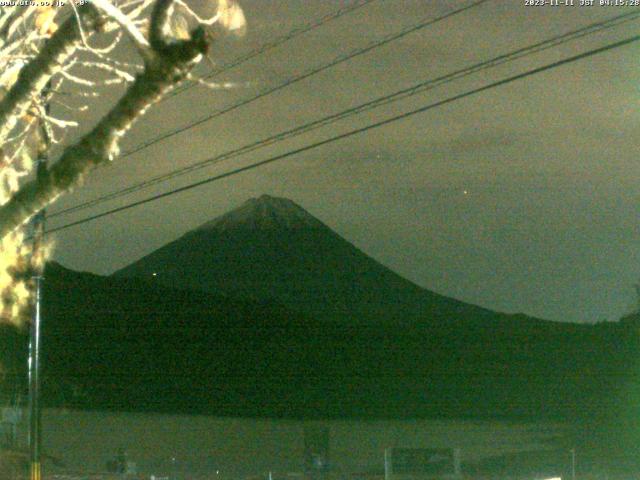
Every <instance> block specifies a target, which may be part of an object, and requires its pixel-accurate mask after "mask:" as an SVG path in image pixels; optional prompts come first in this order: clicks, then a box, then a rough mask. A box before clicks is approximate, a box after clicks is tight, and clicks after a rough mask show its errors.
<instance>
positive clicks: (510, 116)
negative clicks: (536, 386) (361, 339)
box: [49, 0, 640, 322]
mask: <svg viewBox="0 0 640 480" xmlns="http://www.w3.org/2000/svg"><path fill="white" fill-rule="evenodd" d="M194 3H195V2H194ZM471 3H473V2H471V1H469V0H466V1H458V0H455V1H454V0H447V1H445V0H376V1H373V2H371V3H370V4H367V5H365V6H363V7H361V8H359V9H357V10H355V11H353V12H351V13H349V14H346V15H344V16H342V17H341V18H339V19H337V20H335V21H332V22H328V23H327V24H326V25H323V26H322V27H319V28H316V29H314V30H312V31H310V32H308V33H305V34H303V35H300V36H297V37H296V38H295V39H292V40H291V41H288V42H286V43H283V44H282V45H281V46H279V47H277V48H274V49H272V50H269V51H268V52H266V53H264V54H262V55H258V56H256V57H255V58H253V59H251V60H249V61H248V62H246V63H243V64H242V65H239V66H238V67H236V68H233V69H231V70H229V71H228V72H225V73H224V75H222V76H220V77H218V78H216V80H217V81H219V82H231V83H232V85H233V88H229V89H218V90H209V89H206V88H203V87H195V88H191V89H189V90H187V91H185V92H183V93H180V94H179V95H176V96H174V97H172V98H170V99H168V100H166V101H164V102H163V103H161V104H160V105H157V106H155V107H154V108H153V109H152V110H151V111H150V112H149V113H148V114H147V115H146V116H145V117H144V118H143V119H142V120H141V121H139V123H138V124H137V125H136V126H135V128H134V129H133V130H132V131H131V132H130V134H129V135H128V136H127V138H126V141H125V144H124V148H123V150H125V151H126V150H128V149H130V148H132V147H135V146H137V145H139V144H140V143H142V142H145V141H147V140H148V139H150V138H154V137H156V136H157V135H159V134H162V133H164V132H166V131H170V130H172V129H175V128H179V127H182V126H184V125H186V124H188V123H189V122H193V121H194V120H197V119H200V118H201V117H203V116H204V115H207V114H208V113H211V112H214V111H216V110H218V109H221V108H224V107H227V106H229V105H232V104H234V103H236V102H238V101H240V100H242V99H244V98H248V97H251V96H253V95H255V94H257V93H259V92H261V91H263V90H264V89H267V88H270V87H272V86H275V85H278V84H279V83H281V82H283V81H284V80H286V79H287V78H290V77H292V76H295V75H298V74H300V73H302V72H305V71H306V70H309V69H311V68H314V67H317V66H321V65H323V64H325V63H327V62H329V61H331V60H332V59H334V58H335V57H337V56H339V55H341V54H344V53H347V52H350V51H352V50H354V49H357V48H361V47H363V46H365V45H367V44H369V43H370V42H374V41H376V40H380V39H382V38H384V37H385V36H387V35H391V34H393V33H397V32H399V31H400V30H402V29H403V28H405V27H408V26H410V25H412V24H415V23H417V22H419V21H420V20H422V19H425V18H429V17H437V16H439V15H442V14H444V13H446V12H448V11H451V10H454V9H456V8H460V7H461V6H464V5H468V4H471ZM579 3H580V0H575V4H576V5H575V6H573V7H571V6H558V7H552V6H549V5H547V6H543V7H534V6H525V0H507V1H505V0H493V1H489V2H487V3H485V4H483V5H480V6H478V7H476V8H471V9H469V10H467V11H466V12H464V13H461V14H459V15H455V16H452V17H451V18H448V19H446V20H444V21H442V22H439V23H437V24H434V25H431V26H428V27H426V28H424V29H421V30H420V31H418V32H414V33H411V34H409V35H407V36H405V37H404V38H402V39H400V40H398V41H394V42H390V43H389V44H387V45H384V46H382V47H380V48H376V49H374V50H372V51H370V52H369V53H366V54H364V55H360V56H358V57H356V58H354V59H352V60H350V61H347V62H344V63H341V64H340V65H337V66H335V67H333V68H329V69H327V70H325V71H323V72H322V73H319V74H317V75H314V76H311V77H310V78H307V79H305V80H303V81H300V82H297V83H295V84H294V85H292V86H290V87H287V88H284V89H281V90H280V91H278V92H277V93H274V94H272V95H267V96H265V97H264V98H262V99H260V100H258V101H255V102H252V103H250V104H248V105H246V106H243V107H241V108H238V109H236V110H234V111H233V112H230V113H228V114H225V115H222V116H220V117H218V118H216V119H214V120H212V121H209V122H206V123H204V124H202V125H199V126H198V127H195V128H193V129H190V130H188V131H186V132H184V133H181V134H179V135H175V136H173V137H171V138H168V139H166V140H164V141H161V142H158V143H156V144H154V145H152V146H150V147H148V148H146V149H144V150H142V151H140V152H137V153H135V154H133V155H130V156H128V157H125V158H121V159H118V160H116V161H115V162H114V163H113V165H112V166H110V167H107V168H101V169H100V170H98V171H96V172H94V173H93V174H92V176H91V178H90V179H89V180H88V182H87V184H86V185H85V186H84V187H83V188H80V189H78V190H77V191H76V192H75V193H73V194H72V195H68V196H66V197H64V198H62V199H61V200H59V201H58V202H57V203H56V204H55V205H54V206H52V207H51V208H50V210H49V211H50V212H51V213H53V212H56V211H59V210H61V209H62V208H66V207H70V206H74V205H77V204H79V203H81V202H84V201H87V200H91V199H93V198H95V197H97V196H100V195H103V194H106V193H109V192H111V191H114V190H117V189H119V188H122V187H126V186H128V185H132V184H136V183H138V182H140V181H142V180H144V179H147V178H149V177H151V176H155V175H157V174H161V173H165V172H169V171H171V170H173V169H175V168H179V167H181V166H185V165H188V164H190V163H193V162H197V161H200V160H203V159H206V158H209V157H213V156H215V155H218V154H221V153H224V152H226V151H228V150H232V149H234V148H237V147H241V146H243V145H246V144H249V143H251V142H254V141H256V140H259V139H262V138H264V137H268V136H269V135H273V134H276V133H279V132H281V131H284V130H287V129H289V128H292V127H294V126H297V125H301V124H304V123H306V122H309V121H312V120H315V119H317V118H320V117H323V116H325V115H329V114H331V113H335V112H339V111H341V110H343V109H345V108H348V107H351V106H355V105H358V104H360V103H363V102H366V101H368V100H371V99H373V98H376V97H379V96H381V95H384V94H388V93H392V92H394V91H396V90H400V89H402V88H405V87H409V86H411V85H413V84H415V83H418V82H420V81H424V80H427V79H430V78H435V77H438V76H441V75H444V74H447V73H449V72H452V71H454V70H456V69H459V68H463V67H466V66H470V65H472V64H474V63H477V62H480V61H482V60H487V59H489V58H491V57H494V56H496V55H500V54H503V53H508V52H510V51H512V50H515V49H517V48H520V47H524V46H527V45H529V44H532V43H535V42H538V41H541V40H544V39H547V38H550V37H553V36H555V35H558V34H561V33H565V32H569V31H571V30H574V29H577V28H580V27H583V26H586V25H588V24H590V23H592V22H596V21H599V20H604V19H607V18H610V17H613V16H616V15H620V14H622V13H628V12H631V11H633V8H632V7H630V8H621V7H612V6H611V7H605V6H598V5H594V6H591V7H586V6H578V4H579ZM595 3H596V4H597V3H599V2H598V1H597V0H596V2H595ZM240 4H241V6H242V7H243V9H244V11H245V15H246V18H247V33H246V35H245V36H244V37H227V38H222V39H219V40H217V41H216V42H215V43H214V46H213V50H212V53H211V58H212V59H213V61H215V62H216V63H217V64H219V65H222V66H224V64H225V63H228V62H230V61H232V60H233V59H235V58H237V57H240V56H242V55H243V54H246V53H247V52H250V51H252V50H254V49H255V48H258V47H259V46H261V45H263V44H265V43H267V42H269V41H272V40H273V39H275V38H277V37H279V36H281V35H284V34H286V33H288V32H290V31H291V30H293V29H294V28H297V27H300V26H302V25H304V24H307V23H309V22H312V21H315V20H317V19H319V18H321V17H322V16H324V15H327V14H330V13H331V12H334V11H336V10H337V9H339V8H341V7H344V6H345V5H349V4H351V2H347V1H336V0H287V1H279V2H276V1H267V0H242V1H241V2H240ZM638 8H640V7H636V9H638ZM637 27H638V21H633V22H628V23H625V24H624V25H621V26H619V27H616V28H612V29H608V30H605V31H604V32H599V33H596V34H593V35H589V36H586V37H584V38H581V39H579V40H577V41H572V42H568V43H566V44H563V45H560V46H558V47H556V48H552V49H550V50H547V51H544V52H541V53H538V54H535V55H532V56H529V57H526V58H523V59H520V60H517V61H515V62H512V63H509V64H506V65H502V66H499V67H497V68H494V69H490V70H485V71H483V72H480V73H478V74H475V75H472V76H470V77H467V78H464V79H462V80H458V81H455V82H452V83H448V84H447V85H445V86H442V87H438V88H435V89H433V90H431V91H429V92H426V93H423V94H420V95H416V96H413V97H410V98H408V99H405V100H403V101H400V102H398V103H394V104H391V105H388V106H385V107H382V108H378V109H375V110H372V111H370V112H367V113H364V114H362V115H357V116H353V117H350V118H348V119H346V120H344V121H340V122H338V123H336V124H333V125H329V126H326V127H323V128H320V129H318V130H315V131H313V132H311V133H307V134H304V135H301V136H299V137H295V138H293V139H290V140H287V141H284V142H280V143H278V144H275V145H272V146H269V147H267V148H263V149H260V150H257V151H255V152H251V153H249V154H247V155H244V156H242V157H239V158H235V159H232V160H229V161H226V162H223V163H220V164H217V165H214V166H212V167H209V168H206V169H203V170H199V171H197V172H194V173H192V174H189V175H186V176H182V177H179V178H176V179H173V180H171V181H169V182H165V183H162V184H160V185H156V186H154V187H152V188H149V189H146V190H144V191H141V192H137V193H136V194H134V195H130V196H127V197H123V198H119V199H117V200H115V201H113V202H108V203H103V204H101V205H99V206H96V207H95V208H92V209H88V210H83V211H80V212H75V213H73V214H70V215H65V216H58V217H55V218H52V219H51V220H50V222H49V226H50V227H56V226H59V225H63V224H65V223H67V222H69V221H73V220H76V219H80V218H83V217H85V216H87V215H91V214H95V213H99V212H101V211H104V210H107V209H110V208H114V207H117V206H120V205H124V204H126V203H129V202H132V201H135V200H138V199H142V198H145V197H147V196H150V195H153V194H155V193H160V192H163V191H166V190H170V189H172V188H176V187H180V186H182V185H186V184H188V183H191V182H193V181H197V180H199V179H203V178H205V177H207V176H211V175H215V174H218V173H222V172H225V171H228V170H231V169H233V168H236V167H238V166H242V165H247V164H250V163H253V162H256V161H259V160H262V159H265V158H268V157H270V156H272V155H275V154H279V153H283V152H286V151H288V150H292V149H295V148H299V147H301V146H304V145H307V144H309V143H313V142H315V141H319V140H322V139H324V138H328V137H331V136H334V135H336V134H339V133H341V132H346V131H348V130H351V129H354V128H357V127H361V126H364V125H367V124H369V123H373V122H375V121H378V120H381V119H384V118H387V117H390V116H393V115H396V114H399V113H402V112H405V111H409V110H412V109H415V108H418V107H420V106H422V105H427V104H429V103H432V102H434V101H437V100H441V99H444V98H447V97H450V96H452V95H455V94H458V93H462V92H464V91H467V90H470V89H472V88H476V87H479V86H482V85H485V84H488V83H491V82H493V81H495V80H499V79H501V78H504V77H507V76H510V75H514V74H516V73H520V72H524V71H526V70H528V69H531V68H534V67H537V66H541V65H544V64H547V63H550V62H553V61H556V60H559V59H561V58H564V57H568V56H571V55H575V54H577V53H580V52H583V51H587V50H590V49H593V48H596V47H599V46H602V45H606V44H608V43H612V42H614V41H618V40H622V39H624V38H627V37H630V36H632V35H637V34H638V28H637ZM203 65H204V66H205V67H206V68H202V69H201V72H205V73H206V69H207V68H211V64H210V63H207V62H205V63H204V64H203ZM119 93H121V91H118V90H115V89H114V90H111V91H105V95H106V97H108V98H111V99H113V98H115V96H116V95H118V94H119ZM639 98H640V46H639V45H638V43H634V44H631V45H629V46H625V47H622V48H618V49H615V50H612V51H609V52H606V53H603V54H600V55H597V56H593V57H590V58H587V59H584V60H581V61H579V62H575V63H572V64H569V65H565V66H561V67H559V68H556V69H553V70H551V71H549V72H544V73H541V74H538V75H534V76H530V77H527V78H526V79H523V80H519V81H516V82H513V83H510V84H508V85H506V86H501V87H498V88H494V89H491V90H489V91H486V92H483V93H480V94H478V95H474V96H471V97H467V98H464V99H462V100H460V101H456V102H453V103H451V104H448V105H445V106H443V107H440V108H436V109H433V110H430V111H428V112H426V113H423V114H418V115H415V116H412V117H410V118H408V119H405V120H402V121H398V122H394V123H392V124H390V125H387V126H385V127H382V128H378V129H375V130H372V131H369V132H367V133H364V134H360V135H356V136H353V137H350V138H348V139H345V140H341V141H338V142H335V143H332V144H330V145H327V146H324V147H321V148H317V149H314V150H311V151H308V152H305V153H303V154H300V155H295V156H292V157H289V158H287V159H285V160H282V161H280V162H276V163H273V164H270V165H268V166H266V167H263V168H258V169H255V170H251V171H248V172H246V173H242V174H239V175H235V176H232V177H230V178H227V179H225V180H222V181H219V182H214V183H211V184H208V185H205V186H203V187H198V188H196V189H192V190H189V191H187V192H184V193H180V194H178V195H174V196H171V197H167V198H164V199H162V200H160V201H156V202H152V203H149V204H146V205H143V206H140V207H137V208H134V209H130V210H127V211H125V212H121V213H117V214H114V215H111V216H108V217H105V218H102V219H99V220H96V221H93V222H88V223H85V224H82V225H80V226H77V227H73V228H69V229H67V230H64V231H61V232H59V233H58V234H56V242H55V243H56V247H55V253H54V258H55V259H56V260H58V261H60V262H61V263H63V264H64V265H65V266H67V267H70V268H74V269H79V270H88V271H92V272H96V273H100V274H109V273H111V272H113V271H114V270H116V269H118V268H122V267H124V266H125V265H127V264H129V263H131V262H132V261H134V260H136V259H138V258H139V257H141V256H143V255H145V254H147V253H150V252H151V251H153V250H155V249H157V248H158V247H160V246H162V245H164V244H165V243H167V242H169V241H172V240H174V239H175V238H177V237H179V236H181V235H182V234H184V233H185V232H186V231H188V230H190V229H193V228H195V227H197V226H199V225H200V224H202V223H205V222H207V221H209V220H211V219H212V218H214V217H216V216H218V215H220V214H222V213H224V212H226V211H228V210H229V209H232V208H234V207H236V206H239V205H240V204H241V203H243V202H244V201H245V200H247V199H248V198H251V197H256V196H259V195H261V194H263V193H268V194H271V195H276V196H282V197H287V198H290V199H292V200H294V201H295V202H297V203H298V204H300V205H301V206H302V207H304V208H305V209H307V210H308V211H309V212H310V213H311V214H313V215H315V216H317V217H318V218H319V219H321V220H322V221H323V222H324V223H326V224H327V225H329V226H330V227H332V228H333V229H334V230H335V231H337V232H338V233H339V234H340V235H342V236H343V237H345V238H346V239H347V240H349V241H350V242H352V243H354V244H355V245H356V246H357V247H359V248H360V249H361V250H363V251H364V252H366V253H367V254H369V255H371V256H372V257H373V258H375V259H377V260H379V261H380V262H382V263H383V264H385V265H387V266H388V267H390V268H391V269H393V270H395V271H396V272H398V273H399V274H401V275H403V276H405V277H406V278H408V279H410V280H412V281H414V282H416V283H417V284H419V285H421V286H423V287H425V288H428V289H430V290H434V291H436V292H438V293H441V294H444V295H448V296H451V297H455V298H457V299H460V300H464V301H467V302H471V303H474V304H478V305H482V306H484V307H487V308H490V309H494V310H499V311H506V312H524V313H527V314H531V315H535V316H539V317H542V318H547V319H552V320H559V321H574V322H594V321H598V320H603V319H609V320H614V319H617V318H619V317H620V316H621V315H623V314H625V313H628V312H629V311H630V309H631V307H632V306H634V305H635V303H636V300H635V294H634V290H633V284H634V283H636V282H637V281H638V279H639V278H640V229H639V228H638V227H639V225H640V218H639V217H638V210H639V208H638V200H639V198H640V183H639V182H638V173H639V169H640V167H639V163H638V159H637V154H638V152H637V150H638V129H639V128H640V106H639V105H638V99H639ZM101 105H102V107H104V108H107V106H108V102H107V101H106V100H103V101H102V102H101ZM103 111H104V110H100V109H94V110H93V111H92V112H91V113H90V114H87V115H86V116H84V117H83V119H82V122H83V123H82V128H81V129H80V130H79V131H77V132H74V136H75V135H79V134H80V133H81V132H82V131H85V130H86V129H88V128H90V126H91V125H92V123H93V122H94V121H95V119H96V118H98V117H99V115H100V114H101V113H102V112H103Z"/></svg>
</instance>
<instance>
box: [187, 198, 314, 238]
mask: <svg viewBox="0 0 640 480" xmlns="http://www.w3.org/2000/svg"><path fill="white" fill-rule="evenodd" d="M322 226H324V225H323V224H322V222H320V221H319V220H318V219H316V218H315V217H313V216H312V215H311V214H309V213H308V212H307V211H306V210H305V209H304V208H302V207H301V206H300V205H298V204H297V203H295V202H294V201H292V200H289V199H288V198H281V197H272V196H271V195H266V194H265V195H261V196H260V197H258V198H251V199H249V200H247V201H246V202H244V203H243V204H242V205H241V206H239V207H238V208H236V209H234V210H232V211H230V212H227V213H225V214H224V215H222V216H220V217H217V218H215V219H214V220H211V221H209V222H207V223H205V224H204V225H201V226H200V227H199V228H198V229H197V230H198V231H203V230H204V231H207V230H216V231H226V230H233V229H237V228H248V229H272V228H285V229H297V228H318V227H322Z"/></svg>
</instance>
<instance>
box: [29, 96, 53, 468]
mask: <svg viewBox="0 0 640 480" xmlns="http://www.w3.org/2000/svg"><path fill="white" fill-rule="evenodd" d="M49 91H50V85H48V86H47V87H46V88H45V89H44V91H43V93H42V97H41V98H42V99H43V101H44V102H45V108H44V110H45V112H46V113H47V114H48V113H49V104H48V100H47V98H46V97H47V96H48V95H49ZM44 122H45V120H44V119H41V120H40V134H41V135H42V138H41V141H40V142H39V146H38V158H37V163H36V178H37V180H41V179H42V178H43V177H44V176H45V175H46V174H47V159H48V155H49V147H50V138H49V135H48V133H47V129H46V128H45V126H44ZM45 218H46V213H45V210H44V209H43V210H41V211H40V212H38V213H37V214H36V215H35V216H34V217H33V220H32V222H31V223H32V228H33V245H32V248H33V250H32V252H31V269H32V274H33V288H34V296H35V298H34V308H33V316H32V320H31V330H30V336H29V479H30V480H41V479H42V466H41V461H40V447H41V445H42V414H41V408H40V357H41V341H40V337H41V329H42V283H43V281H44V258H43V255H44V253H43V251H42V249H43V244H44V227H45Z"/></svg>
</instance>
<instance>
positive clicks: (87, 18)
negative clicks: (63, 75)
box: [0, 4, 103, 145]
mask: <svg viewBox="0 0 640 480" xmlns="http://www.w3.org/2000/svg"><path fill="white" fill-rule="evenodd" d="M80 18H81V21H82V23H83V25H82V27H81V26H80V25H78V23H77V21H76V19H75V18H73V17H70V18H69V19H67V20H66V21H65V23H64V24H63V25H62V27H61V28H60V29H58V31H57V32H56V33H55V34H54V35H53V36H52V37H51V39H49V40H48V41H47V42H46V43H45V44H44V46H43V48H42V50H41V51H40V52H39V53H38V55H37V57H36V58H35V59H33V60H32V61H31V62H29V63H28V64H27V65H26V66H25V67H24V68H22V70H21V71H20V74H19V76H18V80H17V81H16V82H15V83H14V84H13V86H12V88H11V89H10V90H9V92H7V95H6V96H5V97H4V98H3V99H2V101H0V145H1V144H3V143H4V142H5V140H6V138H7V136H8V135H9V133H10V132H11V130H12V129H13V128H14V127H15V125H16V123H17V121H18V119H19V118H20V117H22V115H24V113H25V112H26V111H27V110H28V109H29V106H30V105H31V103H32V101H33V98H34V97H35V96H36V95H37V94H38V93H40V92H41V91H42V90H43V89H44V87H45V85H46V84H47V82H48V81H49V80H50V79H51V77H52V76H53V75H54V74H55V73H56V72H57V71H58V70H59V69H60V68H61V67H62V65H63V64H64V62H65V61H66V60H67V59H68V58H69V57H70V56H71V55H72V54H73V53H74V51H75V48H76V45H77V44H78V42H79V41H80V35H81V28H84V29H86V30H89V31H95V30H97V29H99V27H100V25H101V23H102V21H103V20H102V18H101V17H100V15H99V13H98V11H97V10H96V8H95V7H94V6H93V5H91V4H86V5H84V6H83V7H82V8H81V11H80Z"/></svg>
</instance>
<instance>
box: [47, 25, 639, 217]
mask: <svg viewBox="0 0 640 480" xmlns="http://www.w3.org/2000/svg"><path fill="white" fill-rule="evenodd" d="M638 17H640V12H633V13H627V14H622V15H618V16H615V17H612V18H610V19H606V20H603V21H600V22H595V23H592V24H590V25H587V26H585V27H582V28H580V29H577V30H573V31H571V32H567V33H565V34H562V35H559V36H556V37H553V38H550V39H547V40H543V41H541V42H538V43H535V44H532V45H529V46H526V47H523V48H520V49H517V50H514V51H512V52H509V53H507V54H503V55H499V56H497V57H494V58H491V59H489V60H486V61H483V62H480V63H477V64H474V65H472V66H469V67H466V68H463V69H460V70H457V71H455V72H452V73H449V74H447V75H444V76H440V77H437V78H434V79H429V80H427V81H423V82H420V83H418V84H415V85H413V86H411V87H408V88H405V89H402V90H399V91H397V92H394V93H391V94H389V95H385V96H382V97H378V98H376V99H374V100H371V101H368V102H366V103H363V104H360V105H358V106H356V107H351V108H348V109H346V110H343V111H341V112H338V113H335V114H332V115H328V116H326V117H323V118H321V119H318V120H315V121H312V122H309V123H306V124H304V125H300V126H298V127H295V128H293V129H289V130H286V131H284V132H280V133H278V134H276V135H272V136H270V137H267V138H264V139H261V140H258V141H256V142H253V143H251V144H248V145H245V146H243V147H240V148H236V149H234V150H230V151H227V152H225V153H222V154H220V155H217V156H215V157H212V158H209V159H206V160H202V161H200V162H196V163H194V164H191V165H188V166H186V167H183V168H180V169H177V170H174V171H172V172H169V173H166V174H162V175H158V176H156V177H154V178H151V179H149V180H145V181H143V182H140V183H138V184H135V185H131V186H129V187H126V188H124V189H120V190H117V191H115V192H111V193H108V194H106V195H103V196H101V197H98V198H96V199H93V200H90V201H87V202H84V203H81V204H79V205H76V206H74V207H69V208H67V209H64V210H60V211H58V212H56V213H54V214H51V215H50V217H53V216H59V215H63V214H68V213H72V212H76V211H79V210H84V209H86V208H89V207H93V206H95V205H98V204H101V203H104V202H106V201H109V200H113V199H116V198H120V197H122V196H125V195H129V194H131V193H134V192H137V191H140V190H143V189H145V188H148V187H150V186H153V185H156V184H159V183H162V182H165V181H167V180H170V179H173V178H176V177H179V176H182V175H185V174H187V173H190V172H193V171H196V170H200V169H202V168H205V167H208V166H211V165H214V164H217V163H220V162H222V161H225V160H228V159H231V158H235V157H237V156H240V155H242V154H245V153H249V152H252V151H255V150H257V149H259V148H262V147H265V146H268V145H272V144H275V143H279V142H281V141H284V140H286V139H288V138H292V137H294V136H298V135H301V134H303V133H307V132H309V131H312V130H315V129H317V128H320V127H323V126H326V125H329V124H333V123H335V122H337V121H339V120H343V119H345V118H348V117H350V116H352V115H356V114H360V113H362V112H364V111H368V110H371V109H374V108H377V107H380V106H383V105H387V104H389V103H392V102H397V101H399V100H402V99H405V98H407V97H410V96H413V95H416V94H419V93H423V92H425V91H427V90H431V89H433V88H436V87H438V86H441V85H444V84H446V83H449V82H452V81H455V80H458V79H460V78H463V77H466V76H469V75H471V74H474V73H477V72H479V71H481V70H485V69H488V68H493V67H496V66H499V65H502V64H505V63H508V62H511V61H514V60H517V59H520V58H523V57H525V56H529V55H532V54H534V53H539V52H541V51H544V50H547V49H549V48H552V47H555V46H558V45H560V44H563V43H566V42H568V41H571V40H575V39H577V38H582V37H584V36H586V35H591V34H593V33H596V32H599V31H602V30H604V29H607V28H612V27H615V26H619V25H620V24H622V23H626V22H629V21H632V20H635V19H637V18H638Z"/></svg>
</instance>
